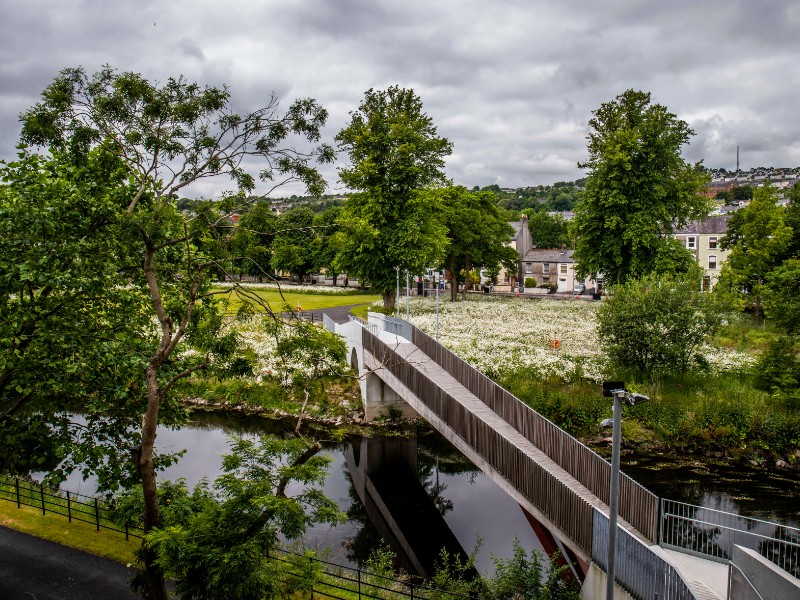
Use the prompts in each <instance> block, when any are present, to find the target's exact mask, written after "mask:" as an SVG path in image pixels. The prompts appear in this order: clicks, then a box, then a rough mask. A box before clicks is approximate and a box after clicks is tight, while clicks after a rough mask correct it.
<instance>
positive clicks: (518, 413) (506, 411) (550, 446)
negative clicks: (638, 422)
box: [412, 325, 659, 543]
mask: <svg viewBox="0 0 800 600" xmlns="http://www.w3.org/2000/svg"><path fill="white" fill-rule="evenodd" d="M412 328H413V329H412V333H413V335H412V342H413V343H414V345H416V346H417V347H418V348H420V350H422V351H423V352H424V353H425V354H426V355H428V356H429V357H430V358H431V359H432V360H433V361H434V362H436V363H437V364H438V365H439V366H440V367H442V368H443V369H444V370H445V371H447V372H448V373H449V374H450V375H452V376H453V377H454V378H455V379H457V380H458V381H459V383H461V385H463V386H464V387H465V388H467V389H468V390H469V391H470V392H471V393H472V394H474V395H475V396H476V397H477V398H479V399H480V400H481V401H482V402H483V403H484V404H486V406H488V407H489V408H490V409H492V410H493V411H494V412H495V413H497V415H498V416H500V417H501V418H502V419H503V420H504V421H506V422H507V423H508V424H509V425H511V426H512V427H514V428H515V429H516V430H517V431H518V432H519V433H521V434H522V435H523V436H525V437H526V438H527V439H528V440H529V441H530V442H531V443H533V444H534V445H535V446H536V447H537V448H539V449H540V450H541V451H542V452H544V453H545V454H546V455H547V456H549V457H550V458H551V459H552V460H554V461H555V462H556V463H557V464H558V465H559V466H560V467H561V468H562V469H564V470H565V471H567V473H569V474H570V475H572V476H573V477H574V478H575V479H577V480H578V481H579V482H580V483H581V484H582V485H583V486H585V487H586V488H587V489H588V490H589V491H591V492H592V493H593V494H594V495H595V496H597V497H598V498H600V500H601V501H602V502H605V503H606V504H608V501H609V496H610V491H611V490H610V481H611V465H610V464H609V463H608V461H606V460H605V459H604V458H603V457H601V456H600V455H599V454H597V453H596V452H594V451H593V450H592V449H590V448H589V447H588V446H586V445H585V444H583V443H582V442H581V441H580V440H578V439H576V438H575V437H573V436H571V435H570V434H568V433H567V432H566V431H564V430H563V429H561V428H560V427H559V426H558V425H556V424H555V423H553V422H552V421H550V420H549V419H547V418H545V417H544V416H542V415H541V414H539V413H538V412H536V411H535V410H533V409H532V408H531V407H530V406H528V405H527V404H525V403H524V402H522V400H520V399H519V398H517V397H516V396H514V395H513V394H512V393H511V392H509V391H507V390H505V389H504V388H503V387H501V386H500V385H498V384H497V383H495V382H494V381H493V380H492V379H491V378H489V377H487V376H486V375H484V374H483V373H481V372H480V371H478V370H477V369H475V368H474V367H473V366H472V365H470V364H469V363H467V362H465V361H464V360H462V359H461V358H459V357H458V356H456V355H455V354H453V353H452V352H451V351H450V350H448V349H446V348H445V347H443V346H442V345H440V344H439V343H438V342H437V341H436V340H434V339H433V338H432V337H431V336H429V335H428V334H426V333H424V332H422V331H420V330H419V329H417V328H416V327H413V325H412ZM619 483H620V485H619V506H620V516H621V517H622V518H623V519H625V520H626V521H627V522H628V523H630V524H631V525H632V526H633V527H634V528H635V529H636V530H637V531H639V532H640V533H641V534H642V535H643V536H645V537H646V538H647V539H649V540H650V541H651V542H653V543H657V539H658V508H659V506H658V496H656V495H655V494H653V493H652V492H651V491H650V490H648V489H647V488H645V487H644V486H643V485H641V484H639V483H638V482H636V481H634V480H633V479H632V478H630V477H629V476H628V475H626V474H624V473H620V479H619Z"/></svg>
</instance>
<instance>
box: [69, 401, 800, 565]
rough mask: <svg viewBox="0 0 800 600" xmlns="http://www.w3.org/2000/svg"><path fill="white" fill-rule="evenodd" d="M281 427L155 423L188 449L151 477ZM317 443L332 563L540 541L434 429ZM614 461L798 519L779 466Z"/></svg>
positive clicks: (164, 437)
mask: <svg viewBox="0 0 800 600" xmlns="http://www.w3.org/2000/svg"><path fill="white" fill-rule="evenodd" d="M285 428H286V427H285V425H284V424H281V423H278V422H275V421H269V420H266V419H262V418H257V417H250V418H244V417H237V416H228V415H220V414H210V413H209V414H207V413H195V414H194V415H193V416H192V419H191V421H190V422H189V423H188V424H187V425H186V426H184V427H183V428H181V429H180V430H176V431H170V430H168V429H160V430H159V433H158V438H157V447H158V449H160V450H161V451H178V450H181V449H186V450H187V452H186V455H185V456H184V457H182V458H181V459H180V460H179V461H178V463H177V464H175V465H173V466H172V467H170V468H169V469H167V470H166V471H165V472H164V473H163V474H161V475H160V477H161V478H162V479H177V478H179V477H182V478H184V479H186V481H187V483H188V484H189V485H193V484H195V483H196V482H198V481H199V480H200V479H201V478H203V477H208V478H210V479H213V478H214V477H215V476H216V475H218V474H219V472H220V465H221V457H222V455H223V454H225V453H226V452H227V451H228V439H229V437H230V436H257V435H259V434H264V433H277V432H278V431H281V430H283V429H285ZM324 452H326V453H327V454H329V455H330V457H331V458H332V461H333V462H332V464H331V466H330V470H329V473H328V476H327V478H326V480H325V484H324V488H323V491H324V493H325V494H326V495H327V496H328V497H329V498H332V499H334V500H336V502H337V503H338V504H339V507H340V509H341V510H342V511H343V512H344V513H346V514H347V515H348V518H347V520H346V521H345V522H344V523H342V524H341V525H338V526H335V527H327V526H326V527H317V528H314V529H311V530H309V531H308V532H307V534H306V536H305V538H304V540H303V543H304V544H305V545H306V546H307V547H314V548H317V549H320V550H326V551H327V552H329V554H328V557H329V558H328V559H329V560H331V561H332V562H338V563H340V564H347V565H353V564H363V561H364V560H365V558H366V557H367V556H368V554H369V553H370V552H371V551H372V550H374V549H375V548H376V547H377V546H378V544H379V543H380V540H381V539H382V538H387V537H388V538H391V545H392V547H393V549H394V550H395V551H396V552H398V553H399V554H400V555H401V564H402V565H403V566H404V567H405V568H406V569H407V570H409V571H415V570H416V571H419V561H422V562H426V561H427V567H425V569H426V570H427V569H429V568H430V563H431V562H432V560H433V558H434V557H431V556H425V554H426V550H425V547H428V550H430V547H433V546H436V547H440V546H441V545H443V544H447V545H448V546H449V547H450V548H451V550H453V548H456V547H458V546H460V547H461V548H463V549H464V550H465V551H466V552H467V553H469V552H471V551H472V550H473V549H474V548H475V546H476V542H477V540H478V538H480V539H481V540H482V543H481V545H480V549H479V551H478V553H477V561H476V564H477V567H478V569H479V570H480V571H481V572H488V571H491V570H492V558H491V557H492V555H496V556H500V557H505V558H507V557H509V556H510V555H511V551H512V543H513V539H514V538H515V536H516V537H517V538H518V539H519V541H520V543H521V544H522V546H523V547H524V548H526V549H537V550H541V549H542V546H541V543H540V542H539V540H538V539H537V538H536V536H535V535H534V533H533V531H532V529H531V527H530V525H529V524H528V521H527V519H526V517H525V515H524V513H523V512H522V510H521V509H520V507H519V505H517V504H516V503H515V502H514V501H513V500H512V499H511V498H510V497H509V496H508V495H506V494H505V492H503V491H502V490H501V489H500V488H499V487H498V486H497V485H496V484H495V483H494V482H493V481H492V480H491V479H489V478H488V477H487V476H485V475H484V474H483V473H481V472H480V471H479V470H477V469H476V468H475V467H474V466H473V465H472V464H471V463H470V462H469V461H468V460H467V459H466V458H465V457H464V456H463V455H461V454H460V453H459V452H458V451H457V450H456V449H455V448H454V447H453V446H452V445H450V444H449V443H448V442H447V441H446V440H444V438H442V437H441V436H439V435H438V434H436V433H432V432H429V431H425V432H423V433H422V434H420V435H418V436H417V437H416V438H413V439H410V440H397V439H396V438H391V439H380V438H378V439H370V440H367V441H364V440H358V439H356V440H350V441H348V442H346V443H341V444H333V445H329V446H327V447H326V448H325V449H324ZM365 456H368V460H365ZM380 456H384V457H389V458H391V460H389V459H386V460H384V461H383V462H381V461H379V460H378V459H377V458H376V457H380ZM397 457H401V458H400V459H398V458H397ZM368 464H369V465H371V466H366V465H368ZM357 465H359V466H357ZM370 469H372V471H373V472H372V473H371V474H370V478H371V481H370V485H371V486H372V488H373V490H375V489H377V490H378V492H381V490H383V493H384V494H385V496H386V498H384V501H380V502H383V503H384V504H386V505H387V507H388V509H389V510H390V511H394V512H393V513H392V514H393V515H394V517H393V519H394V520H395V521H396V522H394V523H386V522H385V521H382V520H381V519H380V518H377V519H376V510H375V504H376V503H375V502H374V499H369V498H367V505H366V506H365V503H364V498H362V497H360V496H359V493H358V490H359V488H363V487H364V486H363V485H359V484H358V483H355V484H354V481H355V482H358V481H363V475H364V473H361V471H364V472H367V471H368V470H370ZM622 469H623V471H625V472H626V473H628V474H629V475H630V476H632V477H633V478H634V479H636V480H637V481H639V482H641V483H642V484H643V485H645V486H646V487H648V488H649V489H650V490H652V491H653V492H654V493H656V494H657V495H659V496H662V497H667V498H671V499H674V500H681V501H684V502H689V503H692V504H699V505H702V506H706V507H708V508H715V509H718V510H724V511H728V512H733V513H738V514H743V515H747V516H751V517H755V518H760V519H764V520H770V521H776V522H780V523H784V524H787V525H793V526H798V525H800V486H799V485H798V481H797V479H796V478H795V477H792V475H791V474H788V473H784V472H777V473H766V472H765V471H764V470H753V469H744V468H739V467H731V466H728V465H725V464H724V463H722V462H716V463H714V462H709V461H708V460H705V459H703V460H700V459H698V460H696V461H693V460H691V459H689V460H686V459H682V460H680V461H678V460H676V459H674V458H668V457H664V456H659V455H649V456H645V455H636V454H625V455H623V459H622ZM351 471H353V473H351ZM359 473H360V474H359ZM64 488H65V489H70V490H73V491H80V492H82V493H84V494H91V493H93V492H94V486H93V484H92V482H91V481H87V482H82V481H80V479H79V477H77V476H75V477H72V478H70V480H68V481H67V482H66V483H65V484H64ZM78 488H80V490H79V489H78ZM373 493H374V492H373ZM363 495H364V494H363V490H362V494H361V496H363ZM398 498H399V500H400V501H399V502H398V501H397V500H398ZM380 502H378V503H379V504H380ZM408 523H412V524H413V525H408ZM403 526H405V529H404V530H403V533H401V534H400V535H399V536H398V535H393V534H392V533H391V530H392V528H393V527H394V528H395V529H397V528H398V527H400V528H401V529H402V528H403ZM450 532H452V533H450ZM423 534H424V535H423ZM420 536H422V537H420ZM453 539H454V540H455V543H454V542H453ZM414 547H416V549H415V548H414ZM404 549H405V550H404ZM409 549H410V553H409ZM415 561H416V563H415ZM414 564H417V567H418V568H416V569H415V568H414Z"/></svg>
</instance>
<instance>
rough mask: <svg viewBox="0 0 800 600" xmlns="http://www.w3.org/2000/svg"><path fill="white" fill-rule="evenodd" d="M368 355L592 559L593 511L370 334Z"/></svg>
mask: <svg viewBox="0 0 800 600" xmlns="http://www.w3.org/2000/svg"><path fill="white" fill-rule="evenodd" d="M361 331H362V343H363V346H364V350H365V351H367V352H369V353H371V354H372V355H373V356H374V357H375V358H376V360H377V361H378V362H380V363H381V364H383V365H384V367H385V368H386V369H388V370H389V372H390V373H391V374H392V375H394V376H395V377H396V378H397V379H398V380H399V381H400V382H401V383H402V384H403V385H404V386H405V387H407V388H408V389H409V390H410V391H411V392H412V393H413V394H414V395H415V396H417V398H419V399H420V401H421V402H423V403H424V404H425V405H426V406H427V407H428V408H429V409H430V410H431V411H432V412H433V413H434V414H435V415H436V416H437V417H439V418H440V419H441V420H442V421H443V422H445V423H447V424H448V426H449V427H451V428H452V429H453V431H454V432H455V433H456V434H457V435H459V436H460V437H461V438H462V439H463V440H464V441H465V442H466V443H467V444H468V445H469V446H470V447H471V448H472V449H473V450H474V451H475V452H477V453H478V454H479V455H480V456H481V457H482V458H483V459H484V460H486V461H487V462H488V463H489V464H490V465H492V467H493V468H494V469H495V470H497V472H498V473H500V474H501V475H502V476H503V477H504V478H505V479H506V480H507V481H508V482H509V483H511V484H512V485H513V486H514V487H515V489H517V490H518V491H519V492H520V493H521V494H522V495H523V496H525V497H526V498H527V499H528V500H530V502H531V503H533V505H534V506H536V507H538V508H539V510H540V511H541V512H542V513H543V514H545V515H546V516H547V517H548V518H549V519H550V520H552V522H553V523H555V524H556V525H557V526H558V527H559V528H560V529H561V530H562V531H563V532H564V533H565V534H566V535H567V536H569V538H570V539H571V540H573V542H574V543H575V544H577V546H578V547H580V548H582V549H583V550H584V551H585V552H586V553H587V554H589V555H591V553H592V513H593V508H592V506H591V505H590V504H589V503H588V502H586V500H584V499H583V498H581V497H580V496H579V495H577V494H576V493H575V492H574V491H573V490H571V489H570V488H569V487H567V486H566V485H565V484H564V483H563V482H562V481H561V480H560V479H558V478H557V477H556V476H555V475H554V474H552V473H550V472H549V471H548V470H547V469H545V468H543V467H542V466H541V465H539V464H538V463H537V462H536V461H535V460H534V459H533V458H532V457H531V456H529V455H527V454H526V453H525V452H524V451H523V450H521V449H520V448H519V447H517V446H516V445H515V444H514V443H513V442H511V441H510V440H509V439H507V438H506V437H504V436H503V435H501V434H500V433H498V431H497V430H495V429H494V427H493V426H492V425H491V424H489V423H487V422H485V421H483V420H482V419H480V418H479V417H477V416H476V415H475V414H474V413H472V412H470V411H469V410H468V409H467V408H465V407H464V406H463V405H462V404H460V403H459V402H457V401H456V400H455V399H454V398H453V396H452V395H450V394H449V393H448V392H446V391H445V390H443V389H442V388H440V387H439V386H436V385H431V382H430V380H429V379H428V378H427V377H426V376H425V374H423V373H421V372H420V371H419V370H418V369H416V368H415V367H414V366H413V365H410V364H408V363H407V362H406V361H405V360H404V359H403V358H402V357H401V356H400V355H398V354H397V353H396V352H395V351H394V350H392V349H390V348H389V347H388V346H387V345H386V344H384V343H383V342H382V341H381V340H379V339H378V338H377V336H376V335H375V334H373V333H372V332H371V331H369V330H368V329H366V328H363V329H362V330H361Z"/></svg>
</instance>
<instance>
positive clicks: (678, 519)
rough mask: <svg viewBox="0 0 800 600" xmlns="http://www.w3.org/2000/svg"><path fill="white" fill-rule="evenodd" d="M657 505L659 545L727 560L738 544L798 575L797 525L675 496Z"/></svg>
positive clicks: (799, 536) (799, 543) (799, 532)
mask: <svg viewBox="0 0 800 600" xmlns="http://www.w3.org/2000/svg"><path fill="white" fill-rule="evenodd" d="M661 506H662V508H661V519H662V524H661V540H660V542H661V545H662V546H664V547H666V548H672V549H675V550H679V551H681V552H688V553H690V554H697V555H701V556H706V557H710V558H712V559H716V560H718V561H721V562H728V560H729V559H730V557H731V556H732V554H733V546H734V545H739V546H743V547H745V548H749V549H751V550H755V551H756V552H758V553H759V554H760V555H761V556H764V557H765V558H767V559H768V560H770V561H772V562H773V563H775V564H776V565H778V566H779V567H780V568H781V569H783V570H784V571H786V572H788V573H789V574H791V575H792V576H794V577H797V578H798V579H800V529H798V528H796V527H790V526H788V525H782V524H780V523H772V522H770V521H763V520H761V519H754V518H752V517H746V516H742V515H737V514H734V513H729V512H725V511H720V510H716V509H713V508H706V507H705V506H696V505H693V504H687V503H685V502H678V501H677V500H666V499H662V500H661ZM759 530H761V532H759ZM765 530H766V531H765ZM769 530H771V531H769Z"/></svg>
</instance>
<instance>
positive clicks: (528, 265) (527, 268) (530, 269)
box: [525, 263, 533, 273]
mask: <svg viewBox="0 0 800 600" xmlns="http://www.w3.org/2000/svg"><path fill="white" fill-rule="evenodd" d="M525 272H526V273H533V265H532V264H531V263H525Z"/></svg>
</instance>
